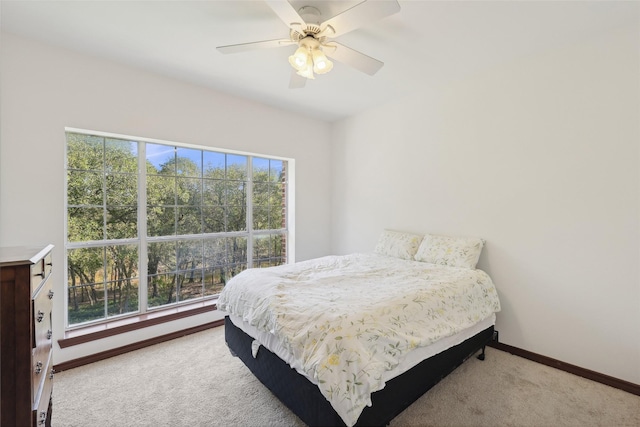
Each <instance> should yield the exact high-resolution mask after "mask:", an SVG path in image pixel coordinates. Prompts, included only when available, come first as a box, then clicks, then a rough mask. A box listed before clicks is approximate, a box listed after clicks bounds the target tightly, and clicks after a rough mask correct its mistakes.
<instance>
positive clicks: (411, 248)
mask: <svg viewBox="0 0 640 427" xmlns="http://www.w3.org/2000/svg"><path fill="white" fill-rule="evenodd" d="M421 241H422V236H421V235H419V234H413V233H403V232H400V231H392V230H384V231H383V232H382V234H380V238H379V239H378V244H376V247H375V248H374V249H373V252H375V253H377V254H380V255H386V256H391V257H395V258H401V259H413V257H414V256H415V254H416V251H417V250H418V246H420V242H421Z"/></svg>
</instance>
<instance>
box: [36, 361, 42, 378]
mask: <svg viewBox="0 0 640 427" xmlns="http://www.w3.org/2000/svg"><path fill="white" fill-rule="evenodd" d="M40 372H42V362H38V363H36V375H39V374H40Z"/></svg>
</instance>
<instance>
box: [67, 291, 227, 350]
mask: <svg viewBox="0 0 640 427" xmlns="http://www.w3.org/2000/svg"><path fill="white" fill-rule="evenodd" d="M216 303H217V299H215V298H214V299H209V300H206V301H198V302H195V303H192V304H185V305H181V306H179V307H171V308H166V309H163V310H156V311H152V312H150V313H145V314H140V315H138V316H132V317H127V318H124V319H118V320H114V321H111V322H109V323H101V324H99V325H91V326H86V327H82V328H78V329H73V330H70V331H67V332H65V334H64V338H63V339H60V340H58V345H59V346H60V348H66V347H71V346H74V345H79V344H84V343H88V342H91V341H95V340H99V339H102V338H107V337H111V336H115V335H118V334H124V333H126V332H131V331H135V330H137V329H143V328H147V327H149V326H154V325H159V324H162V323H167V322H172V321H174V320H177V319H182V318H185V317H190V316H195V315H197V314H202V313H207V312H210V311H214V310H216V309H217V304H216Z"/></svg>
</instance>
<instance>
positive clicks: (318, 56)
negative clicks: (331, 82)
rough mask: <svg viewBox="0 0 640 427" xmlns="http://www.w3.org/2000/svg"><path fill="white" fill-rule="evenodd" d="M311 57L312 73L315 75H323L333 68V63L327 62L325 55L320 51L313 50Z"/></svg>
mask: <svg viewBox="0 0 640 427" xmlns="http://www.w3.org/2000/svg"><path fill="white" fill-rule="evenodd" d="M312 56H313V71H315V72H316V73H317V74H325V73H328V72H329V71H331V69H332V68H333V62H331V61H329V60H328V59H327V57H326V56H325V54H324V53H323V52H322V51H321V50H320V49H315V50H314V51H313V52H312Z"/></svg>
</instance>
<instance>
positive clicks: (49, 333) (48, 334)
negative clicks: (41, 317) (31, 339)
mask: <svg viewBox="0 0 640 427" xmlns="http://www.w3.org/2000/svg"><path fill="white" fill-rule="evenodd" d="M52 336H53V331H52V330H51V329H48V330H47V339H48V340H50V339H51V337H52Z"/></svg>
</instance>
